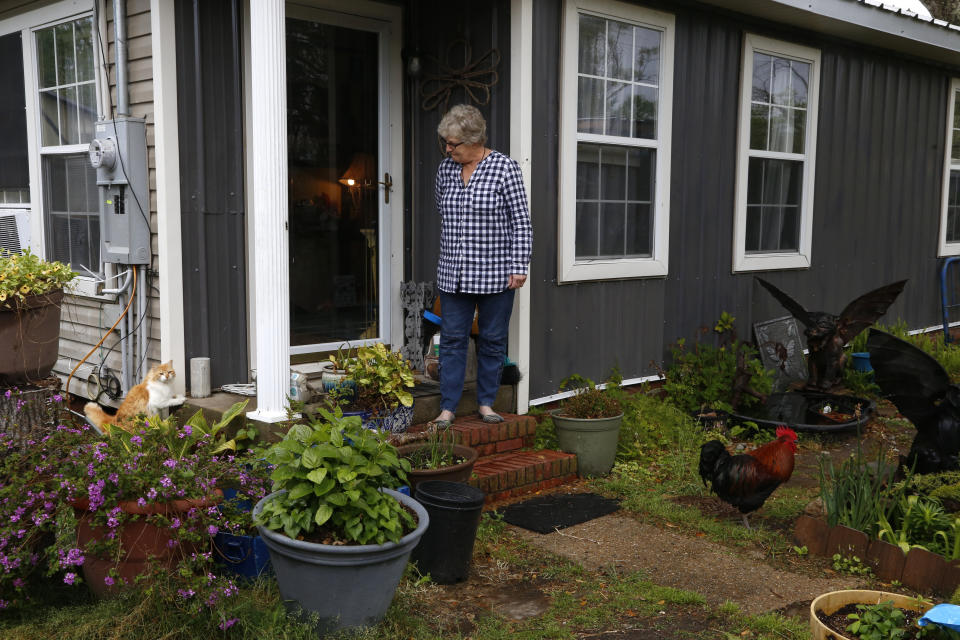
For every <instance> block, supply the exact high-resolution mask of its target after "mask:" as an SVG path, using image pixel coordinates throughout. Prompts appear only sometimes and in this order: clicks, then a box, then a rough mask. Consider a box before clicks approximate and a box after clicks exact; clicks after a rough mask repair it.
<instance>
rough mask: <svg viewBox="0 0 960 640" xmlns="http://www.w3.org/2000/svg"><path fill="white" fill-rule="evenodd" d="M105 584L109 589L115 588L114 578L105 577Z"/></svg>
mask: <svg viewBox="0 0 960 640" xmlns="http://www.w3.org/2000/svg"><path fill="white" fill-rule="evenodd" d="M103 584H105V585H107V586H108V587H112V586H113V578H111V577H110V576H104V577H103Z"/></svg>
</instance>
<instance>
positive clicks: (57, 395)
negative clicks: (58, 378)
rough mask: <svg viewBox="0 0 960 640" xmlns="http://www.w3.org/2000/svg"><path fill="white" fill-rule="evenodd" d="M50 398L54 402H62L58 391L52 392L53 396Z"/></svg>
mask: <svg viewBox="0 0 960 640" xmlns="http://www.w3.org/2000/svg"><path fill="white" fill-rule="evenodd" d="M51 400H53V401H54V402H63V396H62V395H60V394H59V393H56V394H54V396H53V398H51Z"/></svg>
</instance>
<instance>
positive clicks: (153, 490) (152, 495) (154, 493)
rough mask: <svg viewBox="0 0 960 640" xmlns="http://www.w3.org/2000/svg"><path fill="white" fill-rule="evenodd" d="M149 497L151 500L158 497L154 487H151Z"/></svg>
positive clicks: (148, 492)
mask: <svg viewBox="0 0 960 640" xmlns="http://www.w3.org/2000/svg"><path fill="white" fill-rule="evenodd" d="M147 497H148V498H150V499H151V500H155V499H156V497H157V490H156V489H154V488H153V487H150V490H149V491H147Z"/></svg>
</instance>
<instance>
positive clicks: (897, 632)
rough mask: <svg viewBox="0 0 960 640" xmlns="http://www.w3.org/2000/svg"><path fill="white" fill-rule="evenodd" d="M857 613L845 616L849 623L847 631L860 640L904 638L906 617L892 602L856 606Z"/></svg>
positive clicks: (895, 639) (894, 639)
mask: <svg viewBox="0 0 960 640" xmlns="http://www.w3.org/2000/svg"><path fill="white" fill-rule="evenodd" d="M857 611H858V613H851V614H849V615H848V616H847V619H848V620H850V621H851V622H850V624H849V625H848V626H847V631H849V632H850V633H852V634H854V635H855V636H857V637H858V638H860V640H897V639H898V638H903V637H905V636H906V633H907V632H906V629H904V625H905V623H906V620H907V617H906V615H905V614H904V613H903V610H901V609H898V608H897V607H894V606H893V601H892V600H888V601H886V602H880V603H877V604H869V605H868V604H858V605H857Z"/></svg>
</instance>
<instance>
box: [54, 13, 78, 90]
mask: <svg viewBox="0 0 960 640" xmlns="http://www.w3.org/2000/svg"><path fill="white" fill-rule="evenodd" d="M53 29H54V39H55V41H56V47H57V84H59V85H64V84H73V83H75V82H76V81H77V62H76V60H77V58H76V52H75V49H74V44H73V23H72V22H66V23H64V24H58V25H57V26H55V27H54V28H53Z"/></svg>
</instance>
